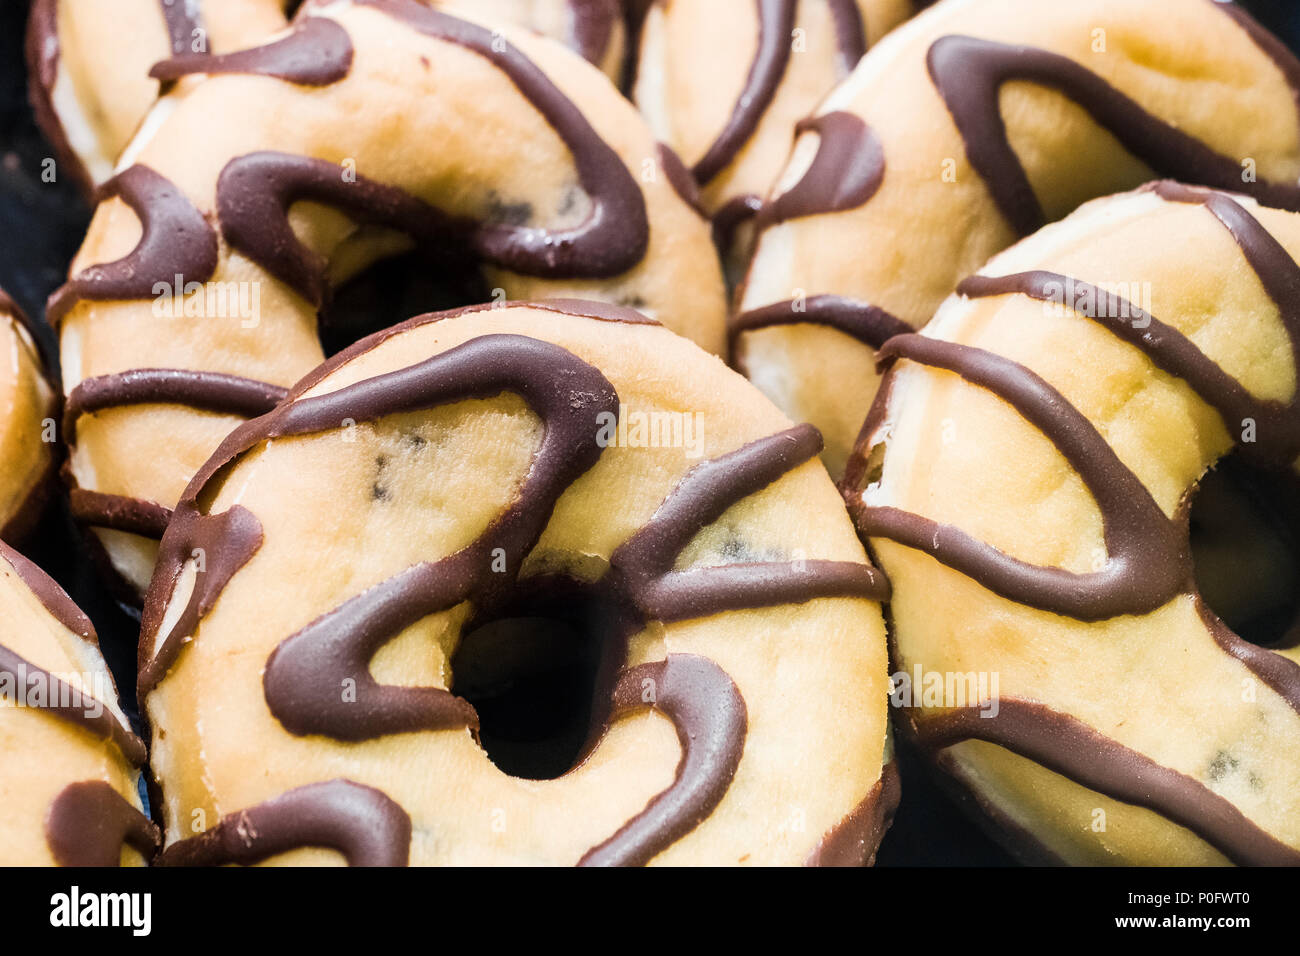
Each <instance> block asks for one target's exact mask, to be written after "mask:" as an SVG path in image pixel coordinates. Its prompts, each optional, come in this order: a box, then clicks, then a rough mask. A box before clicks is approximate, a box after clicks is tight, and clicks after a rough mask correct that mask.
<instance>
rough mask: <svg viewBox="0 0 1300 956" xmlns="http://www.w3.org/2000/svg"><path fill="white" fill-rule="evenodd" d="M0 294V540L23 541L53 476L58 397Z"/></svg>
mask: <svg viewBox="0 0 1300 956" xmlns="http://www.w3.org/2000/svg"><path fill="white" fill-rule="evenodd" d="M27 322H28V320H27V317H26V316H24V315H23V312H22V310H21V309H19V308H18V305H17V304H16V303H15V302H14V301H13V299H11V298H9V296H8V295H6V294H5V292H4V290H3V289H0V355H3V356H4V360H3V361H0V540H4V541H9V542H14V541H18V540H20V539H22V538H23V537H24V536H25V535H26V534H27V532H28V531H30V530H31V528H32V526H33V525H34V524H35V523H36V520H37V519H38V518H39V517H40V514H41V511H42V506H43V505H44V503H45V501H46V498H47V496H48V493H49V488H50V484H51V480H52V478H53V474H54V449H55V448H56V447H57V445H56V444H55V442H56V440H57V437H58V436H57V434H56V429H55V426H54V422H55V419H54V417H53V416H54V414H55V405H56V403H57V401H58V398H57V396H56V394H55V392H54V389H53V388H52V387H51V386H50V383H49V381H48V380H47V379H46V373H45V363H44V360H43V358H42V356H41V354H40V350H39V347H38V345H37V341H36V338H35V336H34V335H33V334H32V332H31V330H30V327H29V326H28V324H27Z"/></svg>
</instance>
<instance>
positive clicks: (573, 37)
mask: <svg viewBox="0 0 1300 956" xmlns="http://www.w3.org/2000/svg"><path fill="white" fill-rule="evenodd" d="M568 5H569V45H570V46H571V47H573V49H575V50H577V51H578V52H579V53H580V54H582V56H583V58H584V59H586V60H587V61H588V62H591V63H595V64H596V65H598V66H599V65H600V64H601V63H603V62H604V60H605V54H606V53H607V52H608V51H609V44H610V41H611V40H612V39H613V37H614V24H615V23H616V22H617V21H618V18H619V17H620V16H621V11H620V9H619V6H620V4H619V0H569V3H568Z"/></svg>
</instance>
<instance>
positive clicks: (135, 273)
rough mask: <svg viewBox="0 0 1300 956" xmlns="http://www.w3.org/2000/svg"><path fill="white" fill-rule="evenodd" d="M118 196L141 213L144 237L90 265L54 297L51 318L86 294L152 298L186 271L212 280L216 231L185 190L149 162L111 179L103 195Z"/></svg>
mask: <svg viewBox="0 0 1300 956" xmlns="http://www.w3.org/2000/svg"><path fill="white" fill-rule="evenodd" d="M114 196H116V197H118V198H120V199H121V200H122V201H123V202H125V203H126V204H127V205H128V206H130V207H131V210H132V211H133V212H134V213H135V214H136V215H137V216H138V217H139V218H140V226H141V230H142V232H141V236H140V242H139V243H138V244H137V245H136V247H135V249H133V250H132V251H131V252H130V253H128V254H127V255H126V256H124V257H123V258H121V259H118V260H117V261H116V262H109V263H104V264H103V265H94V266H89V267H88V268H86V269H83V270H82V271H81V272H79V273H77V274H76V275H75V276H73V277H72V278H71V279H69V280H68V282H67V283H66V284H65V285H63V286H62V287H61V288H60V289H59V290H58V291H57V292H55V293H54V295H52V296H50V301H49V305H48V307H47V309H46V317H47V319H48V320H49V322H50V323H51V324H52V325H57V324H58V323H59V321H60V320H61V319H62V318H63V316H64V315H65V314H66V313H67V312H68V310H69V309H71V308H72V307H73V306H74V305H75V304H76V303H77V302H78V301H79V300H82V299H100V300H104V299H148V298H152V297H154V295H155V292H154V288H155V286H156V285H157V284H158V283H159V282H160V281H161V282H164V283H169V282H171V281H172V280H173V278H174V277H176V276H182V277H183V278H184V280H185V282H186V283H189V282H207V281H208V280H209V279H211V278H212V276H213V273H215V272H216V269H217V236H216V233H215V232H214V231H213V229H212V227H211V226H210V225H209V224H208V221H207V220H206V219H205V218H204V217H203V213H201V212H200V211H199V210H198V209H197V208H195V206H194V204H193V203H191V202H190V201H189V199H188V198H186V196H185V194H184V193H182V192H181V191H180V190H179V189H177V188H176V186H175V184H173V183H172V182H171V181H170V180H168V179H166V178H165V177H163V176H162V175H160V174H159V173H156V172H154V171H153V170H152V169H150V168H149V167H147V166H140V165H136V166H132V167H130V168H129V169H125V170H123V171H122V172H121V173H119V174H118V175H116V176H114V177H113V178H112V179H110V180H109V181H108V182H106V183H105V184H104V185H103V187H101V190H100V199H101V200H106V199H109V198H112V197H114Z"/></svg>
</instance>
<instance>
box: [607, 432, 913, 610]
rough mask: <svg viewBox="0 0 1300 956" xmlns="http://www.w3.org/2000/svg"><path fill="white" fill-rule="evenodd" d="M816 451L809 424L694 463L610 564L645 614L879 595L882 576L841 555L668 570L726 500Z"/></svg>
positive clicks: (884, 593)
mask: <svg viewBox="0 0 1300 956" xmlns="http://www.w3.org/2000/svg"><path fill="white" fill-rule="evenodd" d="M821 449H822V438H821V433H820V432H818V431H817V429H815V428H813V427H812V426H811V425H797V426H795V427H794V428H791V429H789V430H788V431H784V432H781V433H779V434H776V435H771V436H769V437H767V438H760V439H758V440H757V441H753V442H750V443H749V444H748V445H745V446H744V447H742V448H740V449H738V450H737V451H734V452H731V453H730V454H728V455H723V456H722V457H721V458H715V459H713V460H712V461H707V462H704V463H702V464H699V465H696V466H695V467H694V468H692V469H691V470H690V471H689V472H687V473H686V475H685V477H683V478H682V480H681V481H680V482H679V483H678V485H677V487H676V488H674V489H673V490H672V492H671V493H670V494H669V495H668V497H667V498H665V499H664V502H663V504H661V505H660V506H659V508H658V510H657V511H655V513H654V515H653V516H652V517H651V518H650V520H649V521H648V522H647V523H646V524H645V526H644V527H642V528H641V529H640V530H639V531H637V532H636V533H635V534H633V535H632V536H631V537H630V538H628V539H627V541H625V542H624V543H623V544H621V545H620V546H619V547H618V548H616V549H615V551H614V553H613V554H612V555H611V556H610V567H611V569H612V570H613V571H614V572H615V573H617V574H618V575H620V576H621V578H622V584H623V587H624V588H625V590H626V592H627V594H628V595H629V596H630V597H631V599H632V601H633V602H634V603H635V605H636V606H637V607H638V608H639V609H640V610H641V612H642V613H643V614H644V615H645V616H646V617H647V618H648V619H650V620H660V621H679V620H684V619H687V618H694V617H705V616H707V615H710V614H717V613H719V612H722V611H735V610H741V609H745V608H757V607H769V606H772V605H775V604H785V603H802V602H804V601H810V600H812V599H814V598H819V597H860V598H867V599H870V600H874V601H881V600H885V599H886V598H887V597H888V594H889V586H888V582H886V581H885V578H884V576H883V575H881V574H880V573H879V572H878V571H876V570H875V569H874V568H872V567H871V566H870V565H866V564H854V563H852V562H847V561H816V560H807V561H803V562H798V561H793V560H791V561H773V562H767V563H762V564H729V565H722V566H718V567H707V568H690V569H687V570H684V571H675V570H673V563H674V562H675V561H676V559H677V556H678V555H679V554H680V553H681V551H682V549H683V548H685V547H686V545H687V544H689V543H690V541H691V539H692V538H693V537H694V536H695V535H696V534H697V533H698V532H699V530H700V529H701V528H703V527H706V526H708V525H710V524H712V523H713V522H714V521H717V520H718V519H719V518H720V517H722V515H723V514H724V513H725V512H726V511H727V509H728V508H730V507H731V506H732V505H734V504H736V503H737V502H739V501H742V500H743V499H745V498H747V497H749V496H750V495H752V494H755V493H757V492H759V491H761V490H763V489H764V488H766V487H767V486H769V485H771V484H772V483H773V482H775V481H777V480H778V479H779V478H781V477H782V476H784V475H785V474H787V473H788V472H790V471H793V470H794V469H795V468H797V467H799V466H800V465H802V464H804V463H805V462H807V461H810V460H811V459H813V458H815V457H816V456H817V454H818V453H819V452H820V451H821Z"/></svg>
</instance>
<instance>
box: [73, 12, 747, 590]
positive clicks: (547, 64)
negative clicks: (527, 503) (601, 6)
mask: <svg viewBox="0 0 1300 956" xmlns="http://www.w3.org/2000/svg"><path fill="white" fill-rule="evenodd" d="M516 44H517V45H516ZM191 69H202V70H204V71H205V72H206V73H207V74H209V75H208V78H207V79H202V80H200V79H198V78H195V77H188V76H187V74H188V72H189V71H190V70H191ZM155 72H157V73H159V74H160V75H164V76H166V77H168V78H169V79H171V80H174V81H176V84H177V85H176V87H175V90H174V91H173V92H172V93H171V94H170V95H169V96H167V97H165V98H164V99H163V100H162V101H160V103H159V105H158V107H156V108H155V110H154V112H153V113H152V114H151V121H150V123H147V124H146V133H147V135H143V136H142V137H141V138H140V139H138V140H137V143H136V144H135V145H134V146H133V147H132V148H131V149H130V150H128V155H127V157H126V158H125V159H124V167H125V168H124V169H123V171H122V172H120V173H118V174H117V175H116V176H115V177H114V178H113V179H112V180H111V181H110V182H109V183H107V184H106V185H105V186H104V188H103V189H102V190H101V196H102V197H103V199H102V201H101V203H100V205H99V208H98V210H97V212H96V214H95V217H94V219H93V221H92V223H91V226H90V230H89V233H88V235H87V238H86V241H85V244H84V245H83V246H82V249H81V252H80V253H79V254H78V256H77V258H76V260H75V261H74V263H73V268H72V278H71V279H70V281H69V282H68V284H67V285H65V286H64V287H63V288H62V289H61V290H59V292H57V293H56V294H55V295H54V296H53V297H52V299H51V301H50V306H49V318H50V320H51V321H52V322H54V323H58V324H59V327H60V341H61V349H62V360H63V370H64V388H65V389H66V392H67V396H68V406H67V429H66V432H67V437H68V440H69V445H70V461H69V468H68V474H69V477H70V479H71V482H72V484H73V486H74V488H73V491H72V509H73V513H74V516H75V517H77V518H78V519H79V520H80V521H82V522H83V523H85V524H86V525H88V526H90V527H92V528H94V529H96V531H97V534H98V540H99V541H101V542H102V544H103V546H104V548H105V549H106V550H107V552H108V557H109V560H110V561H111V563H112V565H113V567H114V568H115V570H116V571H117V573H118V574H119V575H121V576H122V577H123V578H125V581H126V582H127V584H128V585H130V587H131V588H133V589H134V590H135V591H137V592H139V593H142V592H143V590H144V588H145V587H146V586H147V583H148V580H149V576H150V573H151V571H152V566H153V557H154V552H155V550H156V544H155V542H156V540H157V539H158V538H159V537H161V534H162V528H163V526H164V525H165V524H166V521H167V518H168V515H169V509H170V506H171V505H172V504H173V503H174V502H175V501H176V500H177V498H178V497H179V496H180V493H181V491H182V490H183V489H184V487H185V484H186V482H188V480H189V478H190V476H191V475H193V474H194V472H195V471H196V470H197V469H198V467H199V465H201V464H202V463H203V461H204V460H205V459H206V458H207V457H208V456H209V455H210V454H211V452H212V451H213V449H215V448H216V446H217V445H218V443H219V442H220V441H221V439H222V438H223V437H224V436H225V435H226V434H227V433H228V432H229V431H230V429H231V428H232V427H234V425H235V424H237V423H238V421H239V419H240V417H248V416H251V415H255V414H260V413H262V412H265V411H267V410H269V409H270V408H271V407H272V406H273V405H274V404H275V403H276V402H277V401H279V400H280V399H281V398H283V396H284V387H285V386H288V385H290V384H292V383H293V382H294V381H296V380H297V379H299V378H300V377H302V376H303V375H304V374H306V372H308V371H309V370H311V369H312V368H314V367H315V366H316V365H317V364H319V362H320V361H321V359H322V358H323V357H324V355H323V351H322V347H321V343H320V340H319V338H318V335H317V321H316V320H317V312H318V309H319V308H320V307H321V306H322V304H323V303H325V302H326V300H327V299H328V297H329V293H330V290H331V288H332V287H333V286H335V285H337V284H338V283H339V282H341V281H343V280H345V279H347V278H349V277H350V276H353V275H355V274H357V273H358V272H360V271H362V270H363V269H364V268H365V267H366V266H368V265H369V264H371V263H372V262H374V261H375V260H377V259H379V258H382V257H384V256H387V255H390V254H392V253H394V252H398V251H401V250H403V249H407V248H409V247H410V246H411V245H412V244H415V245H417V246H419V247H421V248H422V249H426V250H428V251H429V253H430V254H431V255H436V256H438V257H441V258H442V259H443V260H444V262H446V263H449V264H450V263H453V262H454V263H457V264H458V266H457V267H460V266H463V267H464V271H466V272H473V271H475V269H476V268H477V267H478V266H479V265H481V266H482V271H483V276H484V279H485V280H486V284H487V285H488V287H489V288H491V287H493V286H495V287H496V288H497V292H496V293H495V294H494V297H495V298H497V299H498V300H502V299H504V297H505V296H507V295H510V296H518V297H553V296H561V297H563V296H576V297H582V298H588V299H599V300H606V301H611V302H617V303H620V304H624V305H628V306H631V307H634V308H637V309H640V310H641V311H643V312H645V313H646V314H647V315H649V316H651V317H652V318H658V319H661V320H662V321H663V322H664V323H665V324H666V325H668V326H669V327H670V328H672V329H674V330H675V331H677V332H680V333H683V334H685V335H687V336H689V337H691V338H693V339H695V340H696V341H697V342H699V343H700V344H702V345H703V346H705V347H706V348H708V349H710V350H712V351H717V352H721V351H722V350H723V348H724V340H725V312H726V303H725V291H724V287H723V282H722V277H721V271H720V266H719V264H718V261H717V256H716V255H715V253H714V251H713V246H712V242H711V237H710V232H709V226H708V224H707V222H706V221H705V220H704V219H703V218H701V216H700V215H699V214H698V213H697V212H696V211H695V210H694V209H693V208H692V207H691V205H690V204H689V203H688V201H687V200H686V199H684V198H683V196H682V194H679V192H678V188H679V187H683V186H684V185H685V184H683V183H681V182H680V181H679V180H677V179H676V178H675V177H673V176H671V175H658V174H657V173H656V174H654V175H643V174H644V173H646V171H647V170H649V171H650V172H655V171H656V170H658V169H659V168H661V167H662V168H663V169H665V170H670V169H672V168H674V166H673V164H672V163H671V161H670V160H668V159H667V158H666V157H667V156H668V155H669V153H668V152H667V151H666V150H664V149H663V148H661V147H659V146H658V145H657V144H656V143H655V142H654V140H653V139H652V138H651V136H650V134H649V132H648V131H647V130H646V128H645V126H644V124H643V123H642V122H641V120H640V119H639V117H638V115H637V114H636V112H635V110H634V108H633V107H632V106H631V104H629V103H628V102H627V101H626V100H624V99H623V98H622V97H621V96H620V95H619V94H618V92H617V90H615V88H614V87H613V86H612V85H610V84H609V83H608V82H607V81H606V80H605V79H604V78H603V77H601V76H600V74H599V73H598V72H597V71H596V70H595V69H594V68H593V67H591V66H590V65H589V64H587V63H585V62H584V61H583V60H582V59H581V58H579V57H577V56H576V55H574V54H573V53H571V52H569V51H568V50H566V49H564V48H562V47H561V46H560V45H559V44H556V43H554V42H553V41H550V40H548V39H546V38H542V37H537V36H534V35H531V34H528V33H521V34H519V35H517V36H515V37H514V39H513V40H511V41H509V42H507V41H506V40H504V39H503V38H502V37H501V35H500V34H499V33H496V32H493V31H492V30H489V29H488V28H487V27H483V26H479V25H477V24H474V23H471V22H469V21H466V20H461V19H457V18H454V17H451V16H449V15H448V14H446V13H443V12H440V11H437V10H434V9H431V8H429V7H426V6H424V5H422V4H420V3H418V2H416V0H355V2H340V3H333V4H330V5H328V6H319V5H310V6H307V7H304V8H303V9H302V11H300V13H299V14H298V17H297V19H296V21H295V24H294V27H293V29H292V30H291V31H290V32H288V33H286V34H285V35H283V36H282V37H280V38H278V39H276V40H275V41H273V42H272V43H270V44H268V45H267V46H264V47H261V48H258V49H256V50H253V51H245V52H241V53H237V54H232V55H230V56H228V57H224V58H223V57H208V58H204V60H203V62H202V63H199V62H195V61H193V60H190V59H186V58H176V59H172V60H169V61H167V62H165V63H163V64H160V67H159V69H158V70H156V71H155ZM287 116H292V117H294V120H293V122H286V120H285V118H286V117H287ZM429 143H437V144H438V148H436V149H430V148H429V146H428V144H429ZM521 167H523V168H527V169H528V176H527V177H523V178H521V177H520V176H518V170H519V169H520V168H521ZM150 539H153V540H152V541H151V540H150Z"/></svg>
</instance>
